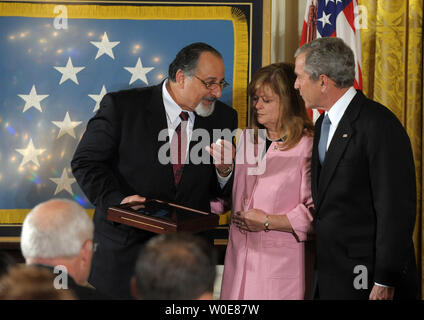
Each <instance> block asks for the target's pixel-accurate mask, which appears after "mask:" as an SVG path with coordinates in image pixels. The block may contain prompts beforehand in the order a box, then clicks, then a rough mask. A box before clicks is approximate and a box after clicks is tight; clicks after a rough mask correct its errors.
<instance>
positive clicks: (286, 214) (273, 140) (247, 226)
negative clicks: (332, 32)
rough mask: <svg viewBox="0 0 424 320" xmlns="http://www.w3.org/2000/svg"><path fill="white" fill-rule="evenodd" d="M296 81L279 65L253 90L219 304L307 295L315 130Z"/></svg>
mask: <svg viewBox="0 0 424 320" xmlns="http://www.w3.org/2000/svg"><path fill="white" fill-rule="evenodd" d="M295 80H296V76H295V74H294V67H293V65H292V64H288V63H277V64H271V65H269V66H266V67H264V68H262V69H260V70H259V71H258V72H257V73H256V74H255V75H254V77H253V80H252V82H251V83H250V84H249V87H248V94H249V96H250V98H251V102H252V109H253V114H254V124H253V126H252V128H249V129H247V130H244V131H243V133H242V134H241V136H240V138H239V139H238V143H237V153H236V165H235V172H234V174H235V176H234V185H233V197H232V199H233V208H232V219H231V221H232V222H231V225H230V233H229V242H228V247H227V252H226V257H225V266H224V274H223V281H222V288H221V299H255V300H257V299H304V298H305V294H308V292H307V289H306V288H307V287H308V286H309V285H310V284H309V283H308V280H309V279H308V277H307V276H306V274H307V273H308V271H309V270H310V266H309V264H308V263H307V261H308V260H309V259H308V258H309V253H308V250H307V248H308V247H307V246H306V245H305V244H306V241H307V240H308V239H309V236H310V234H311V232H312V219H313V217H312V215H311V211H310V209H311V207H312V206H313V202H312V196H311V185H310V184H311V180H310V159H311V152H312V140H313V137H312V132H313V125H312V122H311V120H310V119H309V117H308V115H307V113H306V110H305V107H304V105H303V101H302V99H301V97H300V96H299V94H298V92H297V91H296V90H295V89H294V82H295ZM307 279H308V280H307Z"/></svg>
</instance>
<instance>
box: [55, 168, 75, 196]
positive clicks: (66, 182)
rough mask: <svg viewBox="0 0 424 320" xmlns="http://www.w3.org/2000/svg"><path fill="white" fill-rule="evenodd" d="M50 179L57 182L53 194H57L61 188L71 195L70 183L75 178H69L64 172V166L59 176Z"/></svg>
mask: <svg viewBox="0 0 424 320" xmlns="http://www.w3.org/2000/svg"><path fill="white" fill-rule="evenodd" d="M50 180H51V181H53V182H54V183H56V184H57V187H56V190H55V192H54V195H56V194H58V193H59V192H61V191H62V190H65V191H67V192H68V193H69V194H70V195H71V196H73V194H74V193H73V192H72V187H71V184H73V183H74V182H75V181H76V180H75V178H69V176H68V173H67V172H66V168H64V169H63V171H62V175H61V176H60V178H50Z"/></svg>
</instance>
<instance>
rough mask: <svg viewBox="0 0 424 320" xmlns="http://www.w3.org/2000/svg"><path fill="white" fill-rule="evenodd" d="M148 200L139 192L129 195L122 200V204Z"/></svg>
mask: <svg viewBox="0 0 424 320" xmlns="http://www.w3.org/2000/svg"><path fill="white" fill-rule="evenodd" d="M144 201H146V198H145V197H142V196H139V195H138V194H135V195H132V196H128V197H126V198H124V199H123V200H122V201H121V204H125V203H130V202H144Z"/></svg>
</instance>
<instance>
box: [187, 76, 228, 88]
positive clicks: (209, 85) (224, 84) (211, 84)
mask: <svg viewBox="0 0 424 320" xmlns="http://www.w3.org/2000/svg"><path fill="white" fill-rule="evenodd" d="M194 76H195V77H196V78H197V79H198V80H200V81H201V82H202V83H203V85H204V86H205V87H206V89H209V90H213V89H216V88H217V87H218V86H219V87H220V88H221V90H224V89H225V88H226V87H228V86H229V85H230V84H229V83H228V82H227V81H225V80H222V81H221V82H206V81H204V80H202V79H200V78H199V77H198V76H196V75H194Z"/></svg>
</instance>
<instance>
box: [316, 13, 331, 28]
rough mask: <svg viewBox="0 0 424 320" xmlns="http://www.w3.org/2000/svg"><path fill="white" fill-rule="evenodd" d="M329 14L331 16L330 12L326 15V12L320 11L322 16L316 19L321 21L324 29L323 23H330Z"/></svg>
mask: <svg viewBox="0 0 424 320" xmlns="http://www.w3.org/2000/svg"><path fill="white" fill-rule="evenodd" d="M330 16H331V13H329V14H328V15H326V14H325V12H323V13H322V17H321V18H319V19H318V21H321V23H322V28H323V29H324V27H325V25H326V24H327V23H328V24H330V25H331V22H330Z"/></svg>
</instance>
